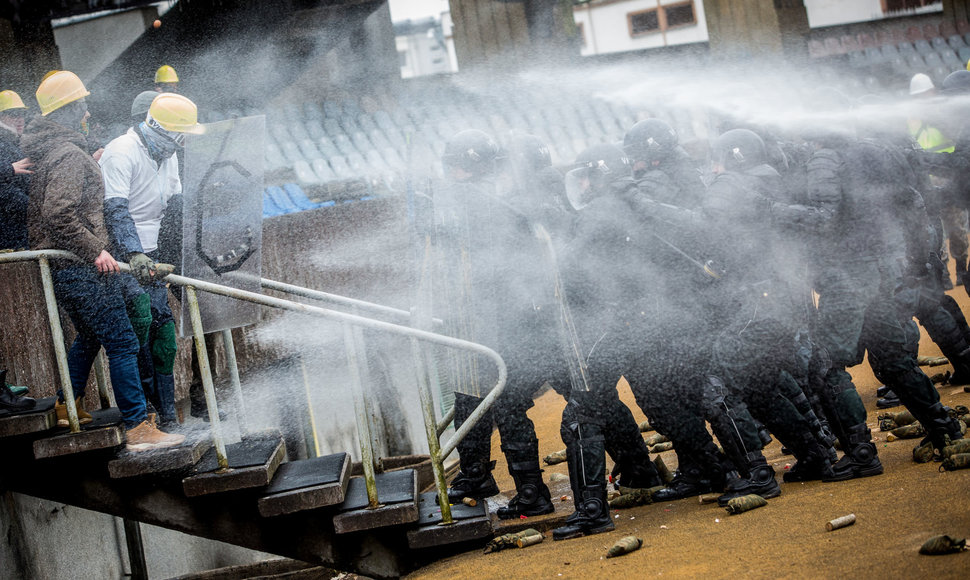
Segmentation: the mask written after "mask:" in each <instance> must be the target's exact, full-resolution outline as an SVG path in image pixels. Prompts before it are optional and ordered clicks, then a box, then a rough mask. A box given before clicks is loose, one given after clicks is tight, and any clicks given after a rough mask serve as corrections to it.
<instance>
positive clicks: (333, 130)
mask: <svg viewBox="0 0 970 580" xmlns="http://www.w3.org/2000/svg"><path fill="white" fill-rule="evenodd" d="M323 128H324V130H325V131H326V132H327V135H328V136H329V137H330V138H331V139H333V138H334V137H336V136H337V135H339V134H341V133H343V132H344V128H343V127H341V126H340V123H339V122H338V121H337V120H336V119H334V118H331V117H327V118H326V119H324V120H323Z"/></svg>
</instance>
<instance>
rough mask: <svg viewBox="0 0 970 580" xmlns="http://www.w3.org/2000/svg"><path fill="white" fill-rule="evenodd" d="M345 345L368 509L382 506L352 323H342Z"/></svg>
mask: <svg viewBox="0 0 970 580" xmlns="http://www.w3.org/2000/svg"><path fill="white" fill-rule="evenodd" d="M341 326H342V327H343V329H344V347H345V348H346V349H347V368H348V370H349V371H350V387H351V391H353V395H354V411H355V413H356V415H357V439H358V440H359V441H360V463H361V466H362V467H363V468H364V483H365V484H366V486H367V509H376V508H379V507H381V503H380V501H379V500H378V498H377V480H376V479H374V447H373V445H374V440H373V439H371V434H370V422H369V421H368V419H367V405H366V403H365V402H364V386H363V384H362V383H361V381H360V366H359V364H360V362H359V358H358V357H357V341H356V340H354V329H353V327H352V326H351V325H350V324H347V323H342V324H341Z"/></svg>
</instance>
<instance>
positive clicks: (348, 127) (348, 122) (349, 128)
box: [337, 115, 360, 135]
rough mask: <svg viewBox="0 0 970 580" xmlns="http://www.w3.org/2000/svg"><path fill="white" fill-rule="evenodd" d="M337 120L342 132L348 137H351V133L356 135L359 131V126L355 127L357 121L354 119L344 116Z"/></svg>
mask: <svg viewBox="0 0 970 580" xmlns="http://www.w3.org/2000/svg"><path fill="white" fill-rule="evenodd" d="M337 120H338V121H340V126H341V127H343V128H344V132H345V133H347V134H348V135H351V134H353V133H356V132H357V131H360V126H359V125H357V120H356V118H355V117H352V116H350V115H344V116H343V117H340V118H339V119H337Z"/></svg>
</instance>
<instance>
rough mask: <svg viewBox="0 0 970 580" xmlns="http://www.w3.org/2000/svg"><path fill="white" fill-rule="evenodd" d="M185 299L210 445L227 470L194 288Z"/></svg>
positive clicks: (227, 465) (220, 425) (220, 465)
mask: <svg viewBox="0 0 970 580" xmlns="http://www.w3.org/2000/svg"><path fill="white" fill-rule="evenodd" d="M185 297H186V299H187V301H188V303H189V316H190V318H191V319H192V334H193V335H194V336H195V356H196V357H198V361H199V372H200V373H202V389H203V390H204V391H205V406H206V407H208V410H209V427H210V429H211V430H212V444H213V445H214V446H215V448H216V460H217V461H218V462H219V469H229V459H228V458H227V457H226V443H225V441H224V440H223V438H222V423H221V422H220V421H219V406H218V404H217V403H216V389H215V386H213V384H212V368H211V367H210V366H209V355H208V354H207V353H206V351H205V334H204V332H203V331H202V314H201V313H200V312H199V297H198V296H196V294H195V288H193V287H192V286H186V287H185Z"/></svg>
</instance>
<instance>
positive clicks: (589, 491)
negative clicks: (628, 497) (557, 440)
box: [552, 424, 616, 540]
mask: <svg viewBox="0 0 970 580" xmlns="http://www.w3.org/2000/svg"><path fill="white" fill-rule="evenodd" d="M570 428H571V429H573V430H574V431H575V439H574V440H573V441H571V442H570V443H569V444H568V445H566V458H567V462H568V464H569V484H570V486H571V487H572V489H573V503H574V504H575V506H576V511H575V512H574V513H573V514H571V515H570V516H569V517H567V518H566V522H565V525H563V526H561V527H558V528H556V529H554V530H553V531H552V539H553V540H568V539H570V538H578V537H580V536H587V535H589V534H599V533H602V532H609V531H612V530H613V529H614V528H615V527H616V526H615V525H613V518H611V517H610V508H609V504H608V503H607V502H606V450H605V449H604V446H603V435H602V432H601V431H600V429H599V427H597V426H595V425H583V426H582V427H580V426H579V425H578V424H577V425H574V426H571V427H570Z"/></svg>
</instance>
